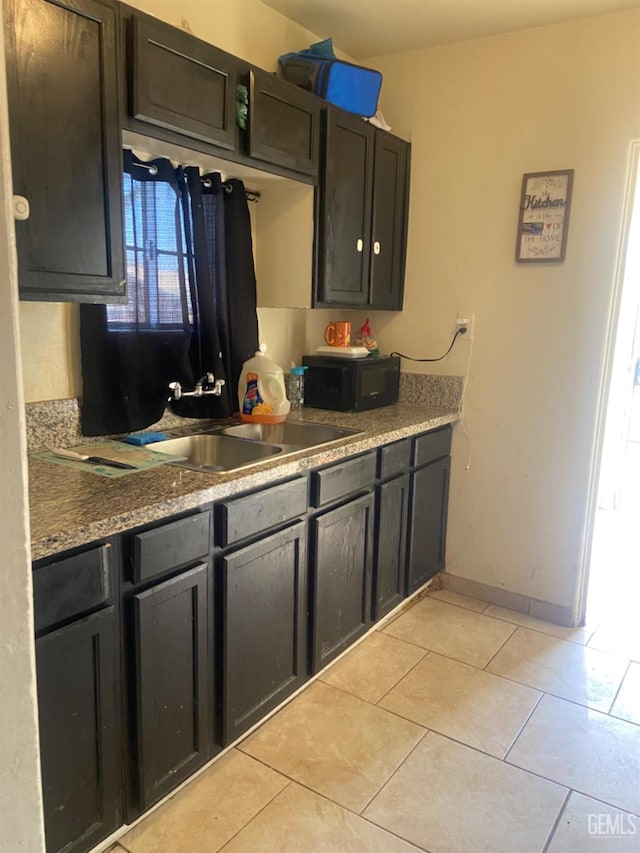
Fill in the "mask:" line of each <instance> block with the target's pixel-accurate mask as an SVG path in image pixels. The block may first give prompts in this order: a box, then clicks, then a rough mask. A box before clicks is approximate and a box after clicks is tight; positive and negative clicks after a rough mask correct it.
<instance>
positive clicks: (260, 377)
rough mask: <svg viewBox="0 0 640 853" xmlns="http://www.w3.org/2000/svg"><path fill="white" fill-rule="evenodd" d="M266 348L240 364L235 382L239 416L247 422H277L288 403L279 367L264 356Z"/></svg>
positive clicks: (287, 408) (261, 346)
mask: <svg viewBox="0 0 640 853" xmlns="http://www.w3.org/2000/svg"><path fill="white" fill-rule="evenodd" d="M266 351H267V347H266V345H265V344H260V349H259V350H258V351H257V352H256V354H255V355H254V357H253V358H250V359H248V360H247V361H245V363H244V364H243V365H242V373H241V374H240V381H239V382H238V403H239V405H240V417H241V418H242V420H243V421H246V422H248V423H263V424H278V423H280V422H281V421H284V420H286V417H287V415H288V414H289V409H290V403H289V401H288V400H287V394H286V391H285V385H284V372H283V370H282V368H281V367H280V366H279V365H277V364H276V363H275V361H272V360H271V359H270V358H267V357H266V355H265V352H266Z"/></svg>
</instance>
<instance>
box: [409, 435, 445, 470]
mask: <svg viewBox="0 0 640 853" xmlns="http://www.w3.org/2000/svg"><path fill="white" fill-rule="evenodd" d="M450 450H451V427H450V426H446V427H442V429H434V430H433V432H425V434H424V435H419V436H418V437H417V438H415V439H414V443H413V467H414V468H420V467H421V466H422V465H427V463H429V462H433V460H434V459H440V457H442V456H448V455H449V451H450Z"/></svg>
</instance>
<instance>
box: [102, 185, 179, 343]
mask: <svg viewBox="0 0 640 853" xmlns="http://www.w3.org/2000/svg"><path fill="white" fill-rule="evenodd" d="M122 196H123V204H124V223H125V230H124V236H125V249H126V275H127V293H128V294H129V300H128V302H127V304H126V305H108V306H107V326H108V329H109V331H113V332H117V331H123V332H130V331H132V330H134V329H137V330H138V331H150V332H153V331H170V330H172V329H179V330H182V329H184V328H185V326H189V327H190V328H193V323H194V320H193V308H192V304H191V292H190V288H189V286H188V284H187V282H188V281H189V264H192V263H193V258H192V254H191V253H190V252H189V251H188V249H187V240H186V235H185V229H184V220H183V209H184V208H183V205H182V203H181V199H180V197H179V195H178V193H177V192H176V190H175V187H174V186H173V185H172V184H169V183H165V182H164V181H144V182H143V181H138V180H134V179H133V177H132V175H131V174H129V173H128V172H125V173H124V174H123V178H122Z"/></svg>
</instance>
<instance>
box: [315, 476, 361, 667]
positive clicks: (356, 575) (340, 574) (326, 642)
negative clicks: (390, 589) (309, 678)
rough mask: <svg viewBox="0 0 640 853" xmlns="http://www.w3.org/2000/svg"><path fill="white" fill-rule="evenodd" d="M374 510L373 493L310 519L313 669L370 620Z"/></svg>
mask: <svg viewBox="0 0 640 853" xmlns="http://www.w3.org/2000/svg"><path fill="white" fill-rule="evenodd" d="M373 510H374V496H373V494H372V493H369V494H366V495H363V496H362V497H358V498H355V499H354V500H351V501H349V502H348V503H346V504H344V505H342V506H339V507H336V508H335V509H331V510H329V511H327V512H325V513H323V514H322V515H318V516H316V517H315V518H313V519H312V520H311V526H312V539H311V543H312V544H311V566H312V578H313V580H312V585H313V586H312V589H313V595H312V602H313V603H312V626H313V629H312V649H311V657H312V667H313V672H314V673H316V672H318V671H319V670H321V669H322V668H323V667H324V666H325V665H326V664H328V663H329V662H330V661H331V660H333V659H334V658H335V657H337V656H338V655H339V654H340V652H342V651H343V650H344V649H346V648H347V646H349V645H350V644H351V643H353V642H354V641H355V640H357V639H358V637H360V636H362V634H364V633H365V632H366V631H367V629H368V627H369V625H370V624H371V565H372V558H373V547H372V545H373V542H372V540H373Z"/></svg>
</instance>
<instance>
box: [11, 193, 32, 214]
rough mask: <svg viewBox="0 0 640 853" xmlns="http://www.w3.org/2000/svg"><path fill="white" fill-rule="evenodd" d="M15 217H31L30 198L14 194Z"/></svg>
mask: <svg viewBox="0 0 640 853" xmlns="http://www.w3.org/2000/svg"><path fill="white" fill-rule="evenodd" d="M13 217H14V219H28V218H29V199H28V198H25V197H24V196H23V195H14V197H13Z"/></svg>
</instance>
